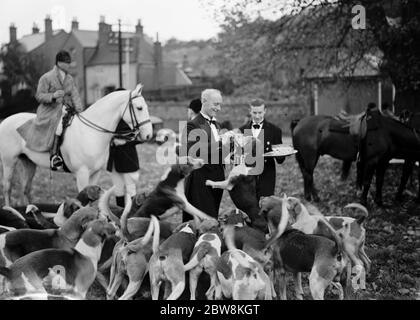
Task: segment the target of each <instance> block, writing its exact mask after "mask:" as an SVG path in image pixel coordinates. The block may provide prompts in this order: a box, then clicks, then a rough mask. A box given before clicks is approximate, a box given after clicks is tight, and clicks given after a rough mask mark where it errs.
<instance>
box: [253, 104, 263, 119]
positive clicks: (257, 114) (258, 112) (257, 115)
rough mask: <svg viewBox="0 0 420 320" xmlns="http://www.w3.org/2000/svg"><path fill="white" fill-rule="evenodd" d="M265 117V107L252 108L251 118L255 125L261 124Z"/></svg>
mask: <svg viewBox="0 0 420 320" xmlns="http://www.w3.org/2000/svg"><path fill="white" fill-rule="evenodd" d="M264 117H265V105H261V106H251V118H252V121H253V122H255V123H260V122H261V121H263V120H264Z"/></svg>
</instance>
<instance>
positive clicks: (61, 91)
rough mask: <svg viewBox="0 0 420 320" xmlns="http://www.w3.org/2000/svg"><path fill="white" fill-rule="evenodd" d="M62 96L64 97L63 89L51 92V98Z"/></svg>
mask: <svg viewBox="0 0 420 320" xmlns="http://www.w3.org/2000/svg"><path fill="white" fill-rule="evenodd" d="M63 97H64V91H63V90H57V91H56V92H54V94H53V98H55V99H58V98H63Z"/></svg>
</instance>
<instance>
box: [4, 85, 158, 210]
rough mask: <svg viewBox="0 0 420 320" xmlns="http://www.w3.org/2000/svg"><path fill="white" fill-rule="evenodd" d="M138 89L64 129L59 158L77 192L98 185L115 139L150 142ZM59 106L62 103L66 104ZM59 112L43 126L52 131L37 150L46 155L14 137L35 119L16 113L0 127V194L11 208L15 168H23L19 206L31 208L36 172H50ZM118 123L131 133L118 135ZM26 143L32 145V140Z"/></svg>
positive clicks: (106, 100) (109, 98)
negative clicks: (0, 186) (0, 184)
mask: <svg viewBox="0 0 420 320" xmlns="http://www.w3.org/2000/svg"><path fill="white" fill-rule="evenodd" d="M65 88H66V89H65V90H63V91H65V92H70V91H67V87H66V86H65ZM142 89H143V86H142V85H141V84H138V85H137V86H136V88H135V89H134V90H132V91H130V90H125V91H119V92H113V93H110V94H108V95H106V96H105V97H103V98H101V99H99V100H98V101H96V102H95V103H94V104H93V105H91V106H90V107H89V108H87V109H86V110H84V111H83V112H79V113H76V115H75V116H74V117H73V119H72V121H71V123H70V124H69V125H68V128H67V129H66V131H65V134H63V135H62V136H63V138H62V140H63V141H62V144H61V146H60V153H61V155H62V159H63V160H64V163H65V166H66V167H67V169H68V170H69V171H70V172H71V173H72V174H74V175H75V177H76V183H77V189H78V190H79V191H81V190H83V188H85V187H86V186H88V185H92V184H97V183H98V181H99V178H100V175H101V171H102V170H103V169H105V166H106V164H107V162H108V158H109V146H110V143H111V140H112V138H113V137H114V136H119V137H124V138H125V139H127V140H133V139H136V138H138V139H139V140H141V141H147V140H149V139H150V138H151V137H152V135H153V128H152V123H151V120H150V115H149V110H148V105H147V103H146V101H145V99H144V97H143V96H142ZM46 95H49V96H50V99H51V101H52V99H53V95H54V93H47V94H46ZM57 95H59V94H57ZM57 95H56V96H57ZM67 95H68V98H67V99H69V98H70V97H71V100H73V97H72V96H71V95H69V93H68V94H67ZM65 97H66V94H65V95H64V96H63V97H62V98H63V99H62V100H63V101H64V100H65V99H66V98H65ZM64 102H66V103H67V101H64ZM38 111H40V110H38ZM44 112H47V111H44ZM59 112H60V110H58V111H57V115H56V114H54V120H55V121H57V122H55V121H54V122H53V121H51V123H49V122H48V121H46V123H47V124H50V125H51V126H52V127H53V129H52V130H51V129H49V131H48V130H47V131H48V134H49V135H50V136H51V138H50V139H48V140H47V141H46V142H45V146H44V148H42V149H38V150H45V151H34V150H33V149H31V148H29V147H28V142H27V141H26V140H25V139H24V138H23V137H22V135H21V133H20V132H19V131H18V129H19V130H20V129H21V128H22V126H23V125H24V124H25V123H27V122H28V120H35V119H36V118H37V117H36V115H35V114H33V113H25V112H23V113H17V114H14V115H12V116H10V117H8V118H6V119H4V120H3V121H2V122H1V123H0V137H2V138H1V139H0V159H1V163H2V167H3V194H4V200H5V204H6V205H8V206H10V202H11V201H10V200H11V187H12V184H11V181H12V176H13V172H14V168H15V166H16V164H17V163H18V162H20V163H21V164H23V167H22V168H21V169H20V170H19V171H20V173H21V177H22V178H23V179H22V186H23V193H22V195H23V203H26V204H27V203H31V199H30V191H31V185H32V181H33V178H34V176H35V171H36V167H37V166H41V167H44V168H48V167H50V162H51V161H50V158H51V157H50V154H49V152H48V151H49V149H48V148H49V147H50V146H51V145H52V144H53V139H54V135H55V132H56V131H55V129H57V127H60V124H59V121H60V120H59ZM121 120H124V122H126V123H127V124H128V126H129V128H130V130H124V131H120V130H117V125H118V123H119V122H120V121H121ZM63 122H65V121H63ZM52 123H54V125H53V124H52ZM57 123H58V124H57ZM46 126H47V125H46ZM48 128H50V127H48ZM29 139H30V140H33V139H32V137H30V138H29ZM31 142H32V145H31V146H32V147H33V144H35V145H36V146H38V147H39V145H38V143H39V140H35V141H31ZM57 147H58V146H57Z"/></svg>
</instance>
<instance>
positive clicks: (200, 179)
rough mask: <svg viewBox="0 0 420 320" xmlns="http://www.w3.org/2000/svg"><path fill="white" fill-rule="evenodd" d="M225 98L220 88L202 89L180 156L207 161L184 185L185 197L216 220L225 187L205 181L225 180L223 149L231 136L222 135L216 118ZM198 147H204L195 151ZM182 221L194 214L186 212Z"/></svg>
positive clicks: (185, 132)
mask: <svg viewBox="0 0 420 320" xmlns="http://www.w3.org/2000/svg"><path fill="white" fill-rule="evenodd" d="M222 101H223V100H222V95H221V93H220V91H218V90H215V89H206V90H204V91H203V93H202V95H201V102H202V108H201V111H200V113H199V114H198V115H197V116H196V117H195V118H194V119H193V120H191V121H189V122H188V123H187V126H186V130H184V132H183V135H182V144H183V148H182V149H181V150H182V151H181V155H182V152H187V154H188V155H190V156H193V157H199V158H201V159H203V160H204V161H205V163H206V164H205V165H204V166H203V167H202V168H200V169H198V170H194V171H193V172H192V173H191V174H190V175H189V176H188V178H187V180H186V185H185V194H186V197H187V199H188V201H189V202H190V203H191V204H192V205H193V206H194V207H196V208H197V209H200V210H201V211H203V212H205V213H206V214H208V215H209V216H212V217H214V218H216V219H217V217H218V215H219V207H220V202H221V200H222V195H223V190H221V189H213V188H211V187H207V186H206V180H212V181H223V180H224V179H225V173H224V167H223V163H222V162H223V155H222V153H223V149H224V148H229V137H228V135H226V134H225V135H224V136H223V138H222V137H220V136H219V130H220V125H219V123H217V121H216V118H215V116H216V114H217V113H218V112H219V111H220V110H221V104H222ZM197 136H199V137H198V139H197ZM222 140H223V141H222ZM198 147H201V148H200V149H199V151H198V152H195V151H196V149H197V148H198ZM225 151H226V149H225ZM183 220H184V221H188V220H191V216H189V215H187V214H185V213H184V216H183Z"/></svg>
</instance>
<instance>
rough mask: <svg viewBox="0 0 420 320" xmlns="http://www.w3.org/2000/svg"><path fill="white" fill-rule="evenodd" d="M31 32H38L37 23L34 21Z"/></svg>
mask: <svg viewBox="0 0 420 320" xmlns="http://www.w3.org/2000/svg"><path fill="white" fill-rule="evenodd" d="M32 33H33V34H37V33H39V28H38V25H37V24H36V23H34V25H33V26H32Z"/></svg>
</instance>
